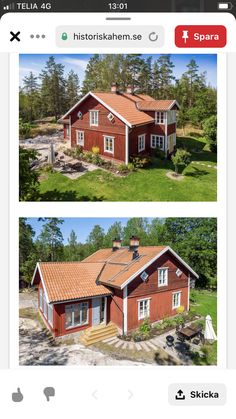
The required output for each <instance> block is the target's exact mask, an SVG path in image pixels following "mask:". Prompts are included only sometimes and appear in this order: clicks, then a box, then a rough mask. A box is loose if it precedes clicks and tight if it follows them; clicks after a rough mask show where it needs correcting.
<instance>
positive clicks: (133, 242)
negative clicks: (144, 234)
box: [129, 236, 139, 252]
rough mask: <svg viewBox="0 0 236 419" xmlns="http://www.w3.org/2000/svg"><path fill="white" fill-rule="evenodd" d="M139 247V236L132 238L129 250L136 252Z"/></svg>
mask: <svg viewBox="0 0 236 419" xmlns="http://www.w3.org/2000/svg"><path fill="white" fill-rule="evenodd" d="M138 247H139V238H138V237H137V236H132V237H130V241H129V250H130V251H131V252H136V251H138Z"/></svg>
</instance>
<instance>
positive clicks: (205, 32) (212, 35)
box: [175, 25, 227, 48]
mask: <svg viewBox="0 0 236 419" xmlns="http://www.w3.org/2000/svg"><path fill="white" fill-rule="evenodd" d="M226 43H227V31H226V27H225V26H223V25H180V26H176V28H175V45H176V46H177V47H178V48H223V47H225V45H226Z"/></svg>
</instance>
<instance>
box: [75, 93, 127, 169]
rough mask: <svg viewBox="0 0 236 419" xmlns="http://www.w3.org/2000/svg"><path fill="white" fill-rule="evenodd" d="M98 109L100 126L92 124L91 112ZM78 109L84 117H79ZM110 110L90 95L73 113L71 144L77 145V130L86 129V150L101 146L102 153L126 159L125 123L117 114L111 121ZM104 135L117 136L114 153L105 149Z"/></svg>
mask: <svg viewBox="0 0 236 419" xmlns="http://www.w3.org/2000/svg"><path fill="white" fill-rule="evenodd" d="M91 110H96V111H98V112H99V114H98V118H99V119H98V126H90V112H89V111H91ZM78 111H80V112H82V119H79V118H78ZM109 113H110V111H109V110H108V109H106V108H105V107H104V106H103V105H102V104H101V103H99V102H98V101H97V100H96V99H94V98H93V97H88V98H87V100H85V101H84V102H83V103H81V105H80V106H79V108H76V109H75V111H74V112H73V113H72V115H71V125H72V126H71V146H72V147H76V146H77V143H76V130H79V131H84V147H83V148H84V150H86V151H91V150H92V148H93V147H95V146H97V147H99V150H100V154H101V155H104V156H106V157H109V158H114V159H116V160H120V161H124V160H125V124H124V123H123V122H122V121H121V120H120V119H119V118H117V117H116V116H114V119H113V120H112V121H109V119H108V115H109ZM104 135H107V136H111V137H115V147H114V154H111V153H108V152H106V151H104Z"/></svg>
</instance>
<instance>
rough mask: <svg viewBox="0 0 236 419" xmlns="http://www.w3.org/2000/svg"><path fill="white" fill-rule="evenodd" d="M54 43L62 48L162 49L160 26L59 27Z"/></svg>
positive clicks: (162, 39)
mask: <svg viewBox="0 0 236 419" xmlns="http://www.w3.org/2000/svg"><path fill="white" fill-rule="evenodd" d="M56 43H57V46H58V47H62V48H73V47H74V48H88V47H89V46H91V47H93V46H96V47H124V46H125V47H134V48H135V47H136V48H140V47H149V48H150V46H154V47H162V46H163V44H164V28H163V27H162V26H148V27H147V26H96V27H94V26H69V25H67V26H59V27H57V29H56Z"/></svg>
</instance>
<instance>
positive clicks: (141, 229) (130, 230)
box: [123, 218, 148, 246]
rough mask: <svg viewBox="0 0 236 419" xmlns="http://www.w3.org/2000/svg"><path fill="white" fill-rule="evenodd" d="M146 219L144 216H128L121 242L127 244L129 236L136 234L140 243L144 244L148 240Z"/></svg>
mask: <svg viewBox="0 0 236 419" xmlns="http://www.w3.org/2000/svg"><path fill="white" fill-rule="evenodd" d="M147 227H148V221H147V219H146V218H130V219H129V220H128V221H127V224H126V226H125V227H124V229H123V244H124V245H126V246H128V245H129V242H130V237H132V236H138V237H139V239H140V243H141V244H142V245H143V246H145V245H146V243H147V242H148V236H147Z"/></svg>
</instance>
